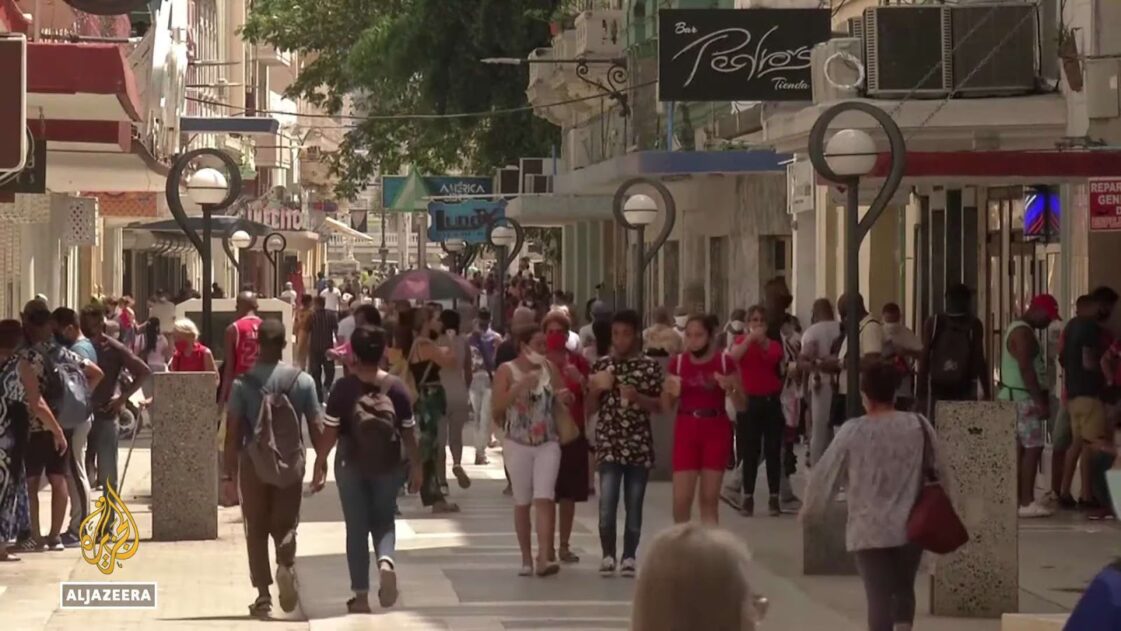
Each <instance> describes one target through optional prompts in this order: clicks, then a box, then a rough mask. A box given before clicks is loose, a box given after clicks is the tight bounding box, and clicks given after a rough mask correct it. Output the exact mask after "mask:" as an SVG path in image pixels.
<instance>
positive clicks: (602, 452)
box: [592, 355, 665, 469]
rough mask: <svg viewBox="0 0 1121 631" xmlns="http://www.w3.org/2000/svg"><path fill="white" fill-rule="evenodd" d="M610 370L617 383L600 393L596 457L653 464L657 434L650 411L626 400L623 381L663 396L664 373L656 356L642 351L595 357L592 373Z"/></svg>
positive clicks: (640, 390)
mask: <svg viewBox="0 0 1121 631" xmlns="http://www.w3.org/2000/svg"><path fill="white" fill-rule="evenodd" d="M604 370H608V371H610V372H612V373H613V374H614V375H615V387H614V388H612V389H611V391H610V392H606V393H604V394H602V395H600V400H599V407H598V410H597V413H598V414H599V419H598V420H597V421H596V426H595V440H596V459H597V461H598V462H599V463H601V464H602V463H605V462H609V463H613V464H621V465H639V466H644V467H646V468H648V469H649V468H652V467H653V466H654V436H653V434H652V432H651V430H650V412H647V411H646V410H643V409H641V408H639V407H638V406H636V405H634V404H628V403H626V402H624V401H623V399H622V397H621V396H620V395H619V388H618V386H620V385H628V386H634V387H635V389H636V390H638V392H639V394H643V395H646V396H648V397H660V396H662V382H663V381H664V380H665V376H664V374H663V371H662V366H661V364H659V363H658V362H657V361H656V360H653V359H651V358H649V357H646V356H643V355H637V356H635V357H627V358H623V359H620V358H616V357H612V356H610V355H608V356H607V357H601V358H599V359H597V360H596V362H595V364H594V365H593V366H592V374H593V375H594V374H595V373H598V372H601V371H604Z"/></svg>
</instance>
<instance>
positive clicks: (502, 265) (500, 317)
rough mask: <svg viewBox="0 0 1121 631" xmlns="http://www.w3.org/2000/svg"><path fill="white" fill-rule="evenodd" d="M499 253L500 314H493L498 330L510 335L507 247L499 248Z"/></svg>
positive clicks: (498, 288)
mask: <svg viewBox="0 0 1121 631" xmlns="http://www.w3.org/2000/svg"><path fill="white" fill-rule="evenodd" d="M497 250H498V252H497V254H498V283H497V285H498V287H497V290H498V313H495V314H492V316H493V318H494V319H495V320H497V321H498V328H499V329H501V330H502V332H503V333H509V331H507V330H506V265H507V263H506V247H505V246H502V247H499V248H497Z"/></svg>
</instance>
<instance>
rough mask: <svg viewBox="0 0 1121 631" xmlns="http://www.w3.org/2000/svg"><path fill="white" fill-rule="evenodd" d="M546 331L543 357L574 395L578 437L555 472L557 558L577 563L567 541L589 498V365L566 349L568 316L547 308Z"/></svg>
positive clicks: (570, 408) (572, 408) (543, 324)
mask: <svg viewBox="0 0 1121 631" xmlns="http://www.w3.org/2000/svg"><path fill="white" fill-rule="evenodd" d="M541 327H542V328H543V329H544V331H545V347H546V352H545V357H547V358H548V359H549V361H551V362H553V363H554V364H556V366H557V368H558V369H559V370H560V374H561V376H562V377H563V378H564V384H565V387H567V388H568V391H569V392H571V393H572V394H573V401H572V402H571V403H570V404H569V406H568V411H569V413H570V414H571V415H572V419H573V420H574V421H576V425H577V426H578V427H579V428H580V437H579V438H577V439H576V440H574V441H572V442H571V443H569V444H567V445H562V446H561V462H560V470H559V471H558V472H557V487H556V499H557V513H558V517H557V523H558V524H559V527H558V528H557V531H558V532H559V533H560V546H559V548H558V549H559V553H558V558H559V559H560V561H561V562H562V563H578V562H579V561H580V557H578V556H576V555H575V554H574V553H573V552H572V549H571V547H569V541H570V539H571V537H572V522H573V521H574V520H575V518H576V502H586V501H588V441H587V439H586V438H585V437H584V393H585V386H586V385H587V380H588V372H589V366H588V362H587V360H585V359H584V357H583V356H582V355H580V354H579V353H573V352H571V351H569V350H568V349H567V348H565V344H566V343H567V342H568V332H569V331H570V330H571V325H570V323H569V320H568V315H567V314H566V313H565V312H564V311H561V310H556V311H550V312H549V313H548V314H547V315H546V316H545V319H544V320H543V321H542V322H541Z"/></svg>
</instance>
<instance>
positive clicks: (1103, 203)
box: [1090, 178, 1121, 232]
mask: <svg viewBox="0 0 1121 631" xmlns="http://www.w3.org/2000/svg"><path fill="white" fill-rule="evenodd" d="M1090 230H1093V231H1102V232H1104V231H1121V178H1104V179H1096V180H1090Z"/></svg>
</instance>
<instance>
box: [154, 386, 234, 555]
mask: <svg viewBox="0 0 1121 631" xmlns="http://www.w3.org/2000/svg"><path fill="white" fill-rule="evenodd" d="M152 377H153V381H154V391H153V403H152V412H151V414H152V427H153V430H152V539H153V540H155V541H189V540H198V539H217V538H218V455H217V452H216V451H215V449H214V440H215V435H216V433H217V431H218V423H217V418H215V415H216V407H215V404H214V391H215V384H216V383H217V382H216V376H215V375H214V373H201V372H193V373H182V372H180V373H158V374H155V375H153V376H152Z"/></svg>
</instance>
